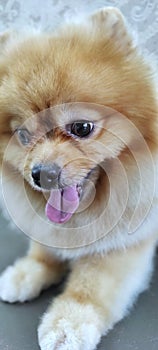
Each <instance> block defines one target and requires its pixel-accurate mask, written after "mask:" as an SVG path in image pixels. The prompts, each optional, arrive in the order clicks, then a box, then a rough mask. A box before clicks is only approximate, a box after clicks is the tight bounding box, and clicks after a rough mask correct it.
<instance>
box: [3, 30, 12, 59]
mask: <svg viewBox="0 0 158 350" xmlns="http://www.w3.org/2000/svg"><path fill="white" fill-rule="evenodd" d="M15 36H16V33H15V31H7V32H4V33H0V55H1V54H2V53H3V51H4V50H5V48H6V47H7V46H8V45H9V43H10V42H11V41H12V40H13V39H14V38H15Z"/></svg>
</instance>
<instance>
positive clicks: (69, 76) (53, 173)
mask: <svg viewBox="0 0 158 350" xmlns="http://www.w3.org/2000/svg"><path fill="white" fill-rule="evenodd" d="M9 40H10V39H7V38H3V40H2V41H3V43H2V46H4V48H3V47H2V57H1V64H0V76H1V86H0V134H1V155H2V156H3V154H4V151H5V150H6V147H7V144H8V142H9V141H10V139H11V147H9V152H6V153H5V161H7V162H8V163H9V164H10V165H11V167H12V168H13V169H14V170H17V171H18V172H20V173H21V175H22V176H23V177H24V178H25V180H26V181H27V182H29V184H30V186H32V187H33V189H34V190H37V191H44V192H46V193H47V192H48V193H49V200H48V201H47V203H46V214H47V216H48V217H49V219H50V220H51V221H53V222H57V223H64V222H66V221H68V220H69V219H70V218H71V216H72V214H73V213H74V212H75V211H76V210H77V208H78V207H79V204H80V202H82V200H83V199H84V198H85V197H86V196H87V195H88V193H89V192H90V190H91V186H90V184H91V183H94V184H95V186H96V188H97V184H98V183H99V180H100V178H101V177H102V176H104V171H103V170H102V169H101V166H100V165H101V164H102V163H103V162H104V161H105V160H106V159H111V158H115V157H119V156H120V154H121V152H122V151H123V150H124V151H126V149H127V148H128V147H130V145H131V144H132V142H135V141H136V140H135V136H134V134H133V131H132V129H131V127H130V124H128V123H127V120H128V121H130V122H132V123H134V125H135V126H136V127H137V128H138V130H139V131H140V132H141V133H142V134H143V136H144V138H145V139H146V140H147V142H148V141H149V142H151V140H153V142H154V140H155V134H154V123H155V117H156V102H155V97H154V92H153V88H152V84H151V83H150V71H149V68H148V67H147V66H146V64H145V63H144V62H143V60H142V58H141V57H139V55H138V54H137V52H136V49H135V48H134V46H133V43H132V41H131V39H130V37H129V35H128V33H127V31H126V28H125V25H124V22H123V19H122V17H121V15H120V13H119V11H117V10H111V9H108V10H103V11H99V12H98V13H96V14H95V15H93V16H92V17H90V18H89V19H88V20H87V22H85V23H83V26H82V28H80V26H70V27H68V28H66V29H63V30H61V31H59V32H58V33H57V34H55V35H54V36H51V35H49V36H46V35H43V36H42V35H37V36H34V37H32V38H26V39H24V40H21V41H20V40H19V42H17V39H14V38H13V39H12V41H13V43H12V44H9ZM14 40H15V44H14ZM5 41H6V48H5ZM122 114H123V115H124V116H125V118H122ZM149 116H150V117H149ZM96 196H97V191H96Z"/></svg>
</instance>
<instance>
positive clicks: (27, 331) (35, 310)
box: [0, 219, 158, 350]
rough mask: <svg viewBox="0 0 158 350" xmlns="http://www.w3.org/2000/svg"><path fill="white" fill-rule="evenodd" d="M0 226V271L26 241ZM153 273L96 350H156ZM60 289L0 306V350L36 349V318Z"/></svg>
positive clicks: (157, 298)
mask: <svg viewBox="0 0 158 350" xmlns="http://www.w3.org/2000/svg"><path fill="white" fill-rule="evenodd" d="M0 223H1V225H0V271H2V270H3V269H4V268H5V267H6V266H7V265H8V264H11V263H12V262H13V261H14V260H15V258H16V257H17V256H22V255H23V254H24V252H25V250H26V247H27V239H26V237H25V236H24V235H23V234H15V233H14V232H12V231H11V230H10V229H9V227H8V225H7V223H6V222H5V221H4V220H3V219H1V220H0ZM157 265H158V264H157ZM156 270H157V272H155V274H154V276H153V279H152V285H151V288H150V290H149V291H147V292H145V293H144V294H143V295H141V296H140V297H139V300H138V302H137V304H136V305H135V308H134V309H133V310H132V311H131V313H130V315H129V316H128V317H126V319H124V321H122V322H120V323H119V324H118V325H117V326H116V327H115V328H114V330H113V331H111V332H110V333H109V335H108V336H107V337H105V338H103V339H102V342H101V344H100V345H99V347H98V350H103V349H105V350H106V349H108V350H131V349H132V350H149V349H150V350H158V268H157V269H155V271H156ZM61 290H62V286H58V287H56V288H49V290H47V291H46V292H44V293H42V294H41V296H40V297H39V298H38V299H36V300H34V301H32V302H30V303H25V304H22V305H20V304H13V305H9V304H3V303H0V350H38V349H39V348H38V345H37V336H36V328H37V325H38V322H39V318H40V316H41V315H42V313H43V312H44V311H45V309H46V307H47V305H48V304H49V302H50V300H51V298H53V297H55V295H57V293H59V292H60V291H61ZM70 350H71V349H70Z"/></svg>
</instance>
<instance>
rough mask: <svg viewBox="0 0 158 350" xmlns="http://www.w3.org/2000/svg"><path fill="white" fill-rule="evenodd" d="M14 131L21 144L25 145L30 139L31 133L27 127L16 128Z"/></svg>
mask: <svg viewBox="0 0 158 350" xmlns="http://www.w3.org/2000/svg"><path fill="white" fill-rule="evenodd" d="M16 132H17V135H18V138H19V140H20V142H21V143H22V145H24V146H27V145H28V144H29V142H30V141H31V135H30V133H29V131H28V130H27V129H18V130H17V131H16Z"/></svg>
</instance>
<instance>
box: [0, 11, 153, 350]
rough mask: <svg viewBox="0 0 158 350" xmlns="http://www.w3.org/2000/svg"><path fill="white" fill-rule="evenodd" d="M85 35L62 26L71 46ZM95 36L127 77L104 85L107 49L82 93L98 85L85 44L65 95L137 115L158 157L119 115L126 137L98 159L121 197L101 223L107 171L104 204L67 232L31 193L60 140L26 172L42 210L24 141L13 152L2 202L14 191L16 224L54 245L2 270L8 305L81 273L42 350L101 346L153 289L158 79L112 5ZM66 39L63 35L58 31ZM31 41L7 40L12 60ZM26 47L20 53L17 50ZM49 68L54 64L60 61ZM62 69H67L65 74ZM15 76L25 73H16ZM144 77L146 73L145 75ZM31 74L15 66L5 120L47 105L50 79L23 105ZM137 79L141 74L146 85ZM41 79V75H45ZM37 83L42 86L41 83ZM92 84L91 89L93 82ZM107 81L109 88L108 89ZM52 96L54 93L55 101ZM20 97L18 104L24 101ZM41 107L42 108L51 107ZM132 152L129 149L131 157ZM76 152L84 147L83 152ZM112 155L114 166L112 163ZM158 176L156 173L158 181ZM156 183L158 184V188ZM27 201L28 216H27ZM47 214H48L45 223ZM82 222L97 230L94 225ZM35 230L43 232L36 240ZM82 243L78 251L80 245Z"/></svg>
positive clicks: (99, 16) (52, 311) (93, 25)
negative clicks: (38, 167)
mask: <svg viewBox="0 0 158 350" xmlns="http://www.w3.org/2000/svg"><path fill="white" fill-rule="evenodd" d="M78 31H79V27H75V26H72V27H71V26H70V28H68V30H67V31H66V30H65V29H64V30H63V29H61V33H60V34H59V35H61V37H62V38H63V36H64V40H67V38H69V36H71V34H72V33H78ZM86 31H87V32H88V31H90V33H91V34H90V37H89V40H90V39H91V40H92V38H93V39H94V38H95V40H96V41H97V40H98V41H99V40H100V38H102V37H103V38H104V33H106V45H109V46H107V48H108V49H109V52H111V53H110V54H109V58H108V59H109V61H110V60H111V57H110V55H112V54H113V53H114V52H115V54H116V58H115V59H114V61H113V64H116V67H118V71H117V72H115V73H114V72H113V70H110V72H109V70H108V68H107V70H105V72H104V74H105V75H104V76H103V77H102V79H101V80H100V83H99V84H98V79H100V74H101V71H102V69H103V66H104V64H103V63H104V62H103V58H102V57H101V58H100V56H101V55H102V50H101V52H100V51H99V53H98V56H99V58H100V59H101V63H100V66H98V68H97V67H96V66H95V68H94V71H93V65H92V66H91V64H92V62H91V59H88V61H87V62H86V64H87V66H84V68H85V67H87V69H89V73H91V71H93V74H94V78H92V81H90V83H89V84H88V85H86V89H87V90H86V91H84V92H83V94H82V89H83V86H82V87H81V84H80V82H78V79H81V82H82V79H83V77H84V76H85V74H87V76H86V79H87V80H88V79H89V78H88V77H89V75H90V74H89V75H88V73H87V71H86V69H85V72H86V73H84V74H83V72H82V69H81V67H80V66H78V67H77V69H76V61H75V58H76V57H78V47H77V50H76V51H75V53H74V51H73V55H74V56H73V57H72V60H71V62H70V64H71V65H72V67H73V64H74V69H72V70H71V69H70V74H72V76H71V78H72V80H73V79H74V80H73V83H74V85H73V86H71V84H70V86H69V85H66V88H65V90H64V92H63V93H64V94H65V96H67V95H66V94H67V86H68V89H70V94H69V95H68V96H67V99H68V98H70V96H71V94H72V95H73V93H74V95H73V96H75V93H76V99H77V98H78V101H82V99H83V98H85V100H86V99H88V97H87V96H88V93H89V96H90V97H89V102H95V103H101V104H102V103H103V101H104V99H105V100H106V101H105V102H104V104H105V105H106V104H108V105H109V107H111V108H114V109H116V110H118V111H119V112H122V113H125V112H126V113H125V115H126V116H127V117H128V118H129V120H132V122H133V123H134V124H135V125H136V127H137V128H138V129H139V131H140V132H141V133H142V134H143V137H144V139H145V140H146V143H147V145H148V147H149V149H150V152H149V153H150V154H151V159H150V157H146V152H145V151H144V148H143V150H142V148H141V147H140V149H139V148H138V150H137V144H136V138H135V135H134V134H133V133H132V131H129V130H128V129H127V128H126V126H125V124H124V122H123V124H121V127H120V129H119V127H118V125H117V121H116V120H114V119H113V120H112V122H111V125H108V126H107V124H106V126H107V130H108V128H110V130H111V131H113V132H114V133H115V130H116V135H117V136H118V135H119V136H118V138H119V142H118V141H117V140H116V139H115V138H114V137H113V138H112V142H111V144H110V140H111V137H112V136H110V137H109V139H108V136H107V134H108V133H107V134H106V133H105V137H104V138H102V139H101V138H100V139H99V141H100V145H101V146H100V148H99V147H98V149H97V152H98V153H97V156H96V157H98V158H97V162H98V164H99V163H102V164H103V165H105V164H107V163H108V162H109V169H110V170H109V176H110V178H111V179H113V183H114V184H115V185H116V186H115V192H114V193H113V194H112V195H111V206H110V208H109V211H108V213H106V212H105V215H103V216H102V217H101V218H99V219H98V213H99V205H101V203H102V202H103V198H104V201H105V200H106V199H107V197H106V191H105V189H106V181H107V179H106V177H105V175H103V176H102V185H101V186H100V188H99V187H98V192H97V195H96V197H97V196H98V197H97V198H96V201H95V203H94V206H93V207H92V208H91V209H87V210H86V211H85V213H82V214H81V215H79V216H78V217H77V216H75V215H74V217H72V221H71V225H70V226H69V223H67V224H65V226H64V230H63V229H62V230H61V229H60V227H57V226H54V227H53V229H52V225H50V224H49V223H47V222H46V221H44V220H43V217H44V214H43V205H42V204H41V201H40V193H39V192H35V190H33V189H32V188H31V186H33V184H32V183H31V180H30V177H29V176H30V164H32V163H33V161H35V158H36V159H37V157H38V159H40V156H41V154H42V152H44V149H45V151H47V152H48V153H49V152H50V142H49V141H46V142H45V144H44V146H43V144H40V145H39V146H37V149H35V153H34V154H33V155H32V154H31V157H32V158H31V159H29V161H28V164H27V169H26V173H25V172H24V177H25V180H26V181H27V182H28V183H26V190H27V191H28V194H29V196H30V198H31V199H30V201H31V203H32V204H35V205H36V209H37V213H35V212H34V211H33V210H32V207H31V206H29V207H28V203H27V197H25V198H24V195H23V193H24V192H23V191H24V189H23V181H24V180H23V177H22V176H21V175H22V170H23V167H24V165H23V159H24V157H25V154H24V153H23V151H22V150H21V149H20V148H19V146H17V145H16V148H14V147H15V144H14V145H13V148H11V150H10V152H9V153H8V154H7V155H6V159H5V160H4V163H3V169H2V173H3V183H2V186H1V187H2V188H1V191H2V196H3V195H4V197H5V200H6V201H7V193H9V196H10V197H12V198H14V200H13V201H12V202H10V201H9V200H8V202H7V204H8V210H9V212H10V214H11V216H12V218H13V220H14V221H16V223H17V224H18V225H19V227H21V228H22V229H24V231H25V232H26V233H27V234H29V235H30V236H31V237H32V238H35V239H38V240H39V241H40V242H43V239H44V243H45V244H46V245H47V246H42V245H41V244H39V243H37V242H32V243H31V247H30V249H29V251H28V254H27V256H26V257H24V258H22V259H19V260H17V261H16V262H15V264H14V265H13V266H11V267H8V268H7V269H6V270H5V271H4V272H3V273H2V275H1V277H0V297H1V299H2V300H4V301H8V302H16V301H19V302H24V301H26V300H30V299H32V298H34V297H36V296H38V295H39V294H40V292H41V291H42V290H43V289H45V288H46V287H48V286H49V285H51V284H55V283H58V282H59V281H60V280H61V279H62V278H63V276H64V274H65V273H66V271H67V263H68V264H69V266H70V268H71V273H70V275H69V278H68V281H67V285H66V288H65V290H64V292H63V293H62V294H61V295H60V296H59V297H57V298H56V299H55V301H53V303H52V305H51V306H50V307H49V309H48V311H47V312H46V313H45V315H44V316H43V318H42V320H41V323H40V326H39V328H38V339H39V345H40V348H41V350H57V349H58V350H94V349H96V347H97V344H98V343H99V341H100V338H101V336H102V335H105V334H107V332H108V331H109V330H110V329H112V327H113V326H114V324H116V323H117V322H118V321H120V320H121V319H122V318H123V317H124V316H125V315H126V314H127V313H128V311H129V309H130V308H131V306H132V305H133V303H134V301H135V300H136V298H137V296H138V295H139V293H140V292H142V291H144V290H145V289H146V288H147V287H148V285H149V281H150V277H151V273H152V270H153V258H154V253H155V249H156V245H157V239H158V234H157V227H158V215H157V209H158V200H157V199H158V186H157V180H156V179H157V150H158V146H157V129H156V123H157V120H156V122H155V119H156V116H157V109H156V108H157V102H156V92H155V87H154V82H153V80H152V78H151V79H150V78H148V74H147V75H146V71H147V70H148V68H147V67H148V66H146V65H145V63H144V62H143V61H142V59H140V61H139V58H138V60H137V54H136V52H135V47H134V45H133V44H132V42H131V38H130V36H129V34H128V33H127V31H126V29H125V25H124V20H123V18H122V16H121V14H120V12H119V11H118V10H116V9H111V8H110V9H103V10H101V11H98V13H96V14H94V15H93V16H92V17H91V18H90V19H89V20H88V21H87V22H86V21H85V24H84V27H83V29H82V28H81V37H82V35H83V33H85V37H86V35H87V37H88V34H86V33H87V32H86ZM96 32H97V34H96ZM56 35H57V36H58V34H56ZM75 35H78V34H75ZM77 38H78V37H77ZM5 40H7V35H6V36H5V37H4V38H3V40H2V43H1V44H2V47H3V46H5ZM21 40H22V39H19V38H18V37H17V38H16V40H15V38H14V39H13V41H12V42H11V45H10V43H7V44H6V46H5V50H4V51H5V52H4V57H6V59H7V60H8V61H7V62H10V61H9V59H10V56H11V57H13V58H15V57H16V54H17V52H18V55H19V56H18V58H19V57H20V58H19V60H20V59H21V60H22V58H24V57H25V56H26V54H25V45H24V46H23V47H22V49H19V47H20V46H19V45H21V42H22V41H21ZM24 40H26V47H27V49H28V50H29V47H30V45H31V44H30V42H27V38H25V39H24ZM29 40H30V39H29ZM31 40H35V44H34V45H35V48H36V49H37V47H39V46H40V47H41V48H42V47H43V46H42V45H45V41H46V42H47V40H48V41H49V38H47V37H45V36H44V37H43V36H42V34H37V36H36V39H31ZM82 40H83V38H82ZM108 40H109V41H110V40H111V41H112V40H115V42H116V45H115V50H114V52H113V50H111V46H110V45H111V44H107V42H108ZM15 41H16V44H15ZM38 41H39V42H40V44H39V43H38ZM24 42H25V41H24ZM32 42H33V41H32ZM32 42H31V43H32ZM74 42H75V40H74V41H73V44H74ZM78 42H80V40H79V39H78V41H77V45H78ZM101 42H102V41H101ZM103 42H104V41H103ZM71 44H72V43H71ZM88 45H89V41H87V46H88ZM100 45H102V44H100ZM72 47H73V45H72ZM16 49H17V50H19V51H17V52H16ZM71 49H72V48H71ZM71 49H70V52H71ZM14 50H15V57H14ZM91 50H92V48H91ZM110 50H111V51H110ZM29 52H30V51H29ZM107 52H108V51H107ZM120 52H121V53H120ZM122 52H123V55H125V57H126V56H127V61H126V60H125V61H124V62H126V64H127V66H128V64H131V72H130V74H128V75H127V76H126V75H125V78H126V79H124V80H123V81H122V80H121V83H119V79H122V76H123V72H124V69H125V67H120V59H122V56H121V55H122ZM95 53H96V51H95V52H93V55H94V54H95ZM68 54H69V52H68ZM12 55H13V56H12ZM64 55H65V56H66V55H67V52H66V49H65V52H64V54H63V51H62V55H61V56H62V57H60V55H59V56H58V58H57V63H58V60H61V62H62V64H63V62H64V59H65V57H64ZM34 56H35V57H33V58H32V57H31V59H35V62H36V52H35V55H34ZM107 56H108V54H107ZM42 57H43V56H42ZM85 57H87V56H86V55H85V56H84V55H83V57H81V58H80V59H81V62H80V63H81V65H82V64H83V61H84V59H87V58H85ZM93 57H94V56H93ZM106 59H107V58H106ZM106 59H105V61H106ZM13 61H14V60H13ZM19 62H21V61H19ZM29 64H30V65H31V63H30V62H29V61H28V65H29ZM48 64H50V62H49V63H48ZM62 64H61V67H62ZM106 65H107V63H106ZM107 66H108V65H107ZM61 67H60V68H61ZM27 68H28V67H27ZM126 68H127V67H126ZM62 69H63V72H64V68H62ZM75 69H76V70H75ZM95 69H96V71H95ZM98 69H99V72H100V73H99V75H98V73H97V72H98ZM136 69H137V70H136ZM3 70H6V66H5V62H4V61H3V60H2V63H1V71H2V74H3ZM14 70H15V71H16V73H15V76H14ZM26 70H27V69H26ZM135 71H136V72H135ZM75 72H76V73H75ZM78 72H80V74H79V78H78V75H77V73H78ZM137 72H139V74H138V73H137ZM24 73H25V72H24V69H23V67H22V68H21V71H20V68H19V71H17V70H16V67H15V66H14V67H13V78H12V79H11V80H10V83H8V82H7V80H6V81H5V79H4V81H3V83H4V85H3V90H2V92H1V94H0V105H1V106H3V109H4V110H3V113H2V114H4V112H5V113H6V109H7V112H8V108H10V113H11V112H12V113H13V112H14V115H16V114H17V113H22V111H23V115H22V114H21V116H20V117H19V118H21V119H20V120H23V118H24V119H27V118H29V116H30V115H31V112H30V110H29V108H30V106H29V107H28V105H29V103H30V99H31V98H32V99H34V101H33V102H37V100H38V103H39V105H40V104H41V105H42V102H41V96H43V95H42V92H41V91H42V90H40V98H39V97H38V96H36V91H35V86H38V84H37V82H38V83H40V81H38V80H37V82H36V81H35V84H36V85H35V86H34V85H32V86H30V90H31V92H30V95H29V97H28V94H26V96H27V97H26V96H25V89H24V96H23V99H22V97H21V99H19V100H18V98H19V95H18V94H19V91H20V92H21V93H23V90H22V88H21V90H20V89H19V90H18V88H17V86H18V83H19V84H20V82H21V80H20V79H21V76H22V79H25V80H26V77H27V74H26V77H25V74H24ZM64 73H65V72H64ZM10 74H11V73H10ZM18 74H19V75H18ZM73 74H74V76H73ZM75 74H76V76H75ZM82 74H83V76H82ZM106 74H107V76H108V78H107V80H108V79H109V80H108V81H109V83H108V84H109V85H107V86H108V88H109V90H108V89H107V86H106V89H105V90H106V93H105V92H104V91H103V86H104V83H105V77H106ZM37 75H38V74H37ZM63 75H64V74H61V77H62V78H61V77H60V79H59V80H60V84H61V82H62V79H64V78H63ZM137 75H139V79H138V81H137ZM149 75H150V74H149ZM19 76H20V79H19ZM141 76H142V79H141ZM15 77H16V79H17V81H18V83H17V85H16V84H15V81H16V79H15ZM76 77H77V78H76ZM34 78H37V79H38V76H37V77H34ZM18 79H19V80H18ZM47 79H49V77H48V75H46V79H45V81H47ZM132 79H133V81H134V83H133V85H132V84H131V85H130V81H132ZM135 81H136V83H135ZM5 84H8V85H5ZM32 84H34V81H33V83H32ZM54 84H55V80H54ZM85 84H87V83H86V82H85ZM101 84H103V86H102V85H101ZM112 84H113V85H114V91H113V90H112V86H113V85H112ZM43 85H44V83H43ZM43 85H42V84H41V86H40V88H42V87H43ZM52 85H53V84H52ZM92 85H93V87H95V86H97V88H96V91H93V88H92ZM98 85H99V86H98ZM44 86H45V85H44ZM50 86H51V81H50V84H48V86H47V91H46V92H45V96H46V97H48V94H49V90H50ZM62 86H63V85H62ZM53 88H54V89H56V86H55V87H54V85H53V87H52V89H53ZM8 89H10V96H11V98H12V101H11V102H10V105H9V107H8V104H7V102H8V95H7V94H8ZM16 89H17V90H16ZM63 89H64V88H63ZM128 89H129V90H128ZM136 89H137V91H136ZM140 89H141V91H140ZM59 90H60V89H59ZM127 90H128V91H127ZM13 91H14V93H13ZM55 91H56V90H55ZM93 92H94V94H93ZM140 92H141V93H142V94H143V98H144V99H143V101H142V100H141V96H140V95H139V93H140ZM16 93H17V95H16ZM27 93H28V91H27ZM127 93H128V96H127ZM14 94H15V95H14ZM86 94H87V95H86ZM104 94H106V96H104ZM50 95H51V94H50ZM54 95H55V94H54ZM15 96H16V99H15ZM30 96H31V97H30ZM59 96H60V91H58V96H56V99H57V100H55V102H54V100H53V102H52V105H54V104H55V103H57V104H60V103H61V100H60V99H59V101H58V97H59ZM24 97H25V98H24ZM46 97H45V98H46ZM49 98H51V97H50V96H49ZM90 98H91V99H90ZM14 99H15V100H14ZM129 100H130V101H129ZM15 101H18V102H17V104H16V103H14V102H15ZM28 101H29V102H28ZM31 102H32V100H31ZM33 102H32V104H33ZM72 102H73V97H72ZM136 102H138V105H135V104H136ZM41 105H40V108H42V107H41ZM4 106H5V107H4ZM16 108H17V109H16ZM43 109H44V107H43ZM8 113H9V112H8ZM27 113H28V114H27ZM149 113H150V118H149ZM6 114H7V113H6ZM142 116H143V118H142ZM66 117H67V116H66ZM137 117H138V118H137ZM1 120H2V121H1V124H2V125H0V130H1V131H0V132H1V135H2V139H1V144H2V145H1V153H2V154H3V153H4V151H5V148H6V145H7V142H8V140H9V138H10V134H9V136H8V139H7V140H6V138H7V133H6V130H5V127H6V125H5V122H4V124H3V119H2V116H1ZM16 122H17V120H16V117H15V116H14V117H13V118H12V121H11V125H12V126H13V124H15V123H16ZM7 125H8V124H7ZM4 130H5V132H4ZM120 139H121V141H120ZM123 141H124V142H126V144H127V146H130V145H131V144H132V142H133V144H134V148H133V149H134V152H135V156H136V158H137V159H139V162H140V163H141V164H142V167H141V171H142V173H141V176H142V183H143V191H142V195H141V197H140V198H139V205H138V208H137V211H136V213H135V208H136V206H137V202H138V198H137V194H138V192H139V172H138V169H136V164H135V161H134V160H133V157H132V156H131V154H129V153H128V152H126V149H124V146H123V144H124V143H123ZM107 143H108V147H109V148H108V152H109V154H110V156H109V159H108V156H107V154H106V157H105V155H104V154H103V153H102V151H101V147H102V145H104V146H105V145H107ZM133 144H132V145H133ZM53 145H54V144H53ZM135 145H136V147H135ZM92 146H93V144H92V145H91V148H90V150H91V153H90V151H89V149H88V147H89V145H88V144H87V149H88V151H89V153H88V151H87V157H88V155H89V158H92V157H93V156H95V144H94V146H93V147H92ZM44 147H45V148H44ZM66 147H67V153H65V155H66V156H67V157H71V148H69V146H66ZM66 147H64V144H63V143H62V142H61V144H60V142H59V144H58V143H56V144H55V146H54V148H55V152H56V154H55V155H53V156H52V157H54V158H55V156H56V157H58V155H60V152H61V154H62V152H66ZM144 147H145V146H144ZM85 148H86V147H85ZM122 150H123V152H122V153H121V151H122ZM73 152H75V151H74V150H73ZM76 152H77V151H76ZM110 152H111V153H110ZM48 153H47V154H48ZM50 153H51V152H50ZM15 154H16V157H15ZM75 154H76V153H75ZM17 158H18V160H17ZM105 158H106V162H105V163H104V159H105ZM69 159H70V158H68V160H69ZM118 160H119V161H120V162H121V164H123V167H124V169H125V170H126V176H127V180H128V184H129V195H128V200H127V202H126V201H125V197H124V195H125V194H124V192H122V173H121V172H119V170H118V169H119V163H118ZM151 164H152V166H151ZM10 166H13V167H14V168H16V169H18V173H15V175H14V174H13V173H12V172H10ZM77 167H78V168H77V170H78V172H79V170H80V168H81V164H77ZM87 168H88V165H87ZM154 171H155V177H153V175H154V174H153V173H154ZM70 175H71V174H70ZM153 179H154V180H153ZM123 181H124V180H123ZM153 184H154V186H155V187H154V188H153ZM8 186H9V187H8ZM6 188H7V190H8V188H9V190H8V192H7V190H6ZM103 189H104V190H103ZM103 196H104V197H103ZM124 202H126V207H125V208H123V212H122V215H121V216H120V220H119V221H118V222H117V224H116V225H114V227H112V226H111V225H112V223H113V222H114V221H115V214H117V213H118V212H119V210H120V213H121V208H122V206H123V204H124ZM19 205H20V215H19V216H18V217H17V212H18V211H19ZM146 206H147V208H148V209H149V208H150V210H149V212H146V211H145V210H146V209H145V208H146ZM39 213H40V215H41V217H39V215H38V214H39ZM134 213H135V214H136V216H135V217H134V226H133V228H132V229H131V228H130V227H129V223H130V222H131V217H132V216H133V214H134ZM95 215H96V221H92V218H94V217H95ZM82 223H84V225H85V224H87V225H86V226H84V225H82ZM136 223H137V224H138V226H137V225H136ZM108 225H109V226H108ZM71 226H72V227H77V230H76V229H75V230H73V229H71ZM35 228H36V232H37V236H36V235H35ZM108 228H111V229H108ZM128 229H129V230H128ZM108 231H109V232H108ZM43 236H44V237H43ZM87 237H88V238H87ZM73 246H74V248H72V247H73ZM52 247H54V248H52Z"/></svg>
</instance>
